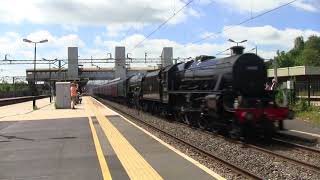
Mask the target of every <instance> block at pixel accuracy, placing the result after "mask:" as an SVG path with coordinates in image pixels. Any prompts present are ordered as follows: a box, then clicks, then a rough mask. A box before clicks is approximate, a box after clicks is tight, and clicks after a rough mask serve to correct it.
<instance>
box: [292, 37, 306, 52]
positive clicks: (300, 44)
mask: <svg viewBox="0 0 320 180" xmlns="http://www.w3.org/2000/svg"><path fill="white" fill-rule="evenodd" d="M303 48H304V40H303V37H302V36H299V37H297V38H296V39H295V40H294V48H293V49H294V50H296V51H300V50H303Z"/></svg>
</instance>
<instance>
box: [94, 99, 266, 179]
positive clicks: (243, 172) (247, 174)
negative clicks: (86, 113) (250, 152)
mask: <svg viewBox="0 0 320 180" xmlns="http://www.w3.org/2000/svg"><path fill="white" fill-rule="evenodd" d="M98 100H99V101H100V102H102V103H103V104H106V105H108V107H110V106H111V107H112V108H113V110H115V111H117V112H118V113H120V114H122V115H125V116H127V117H129V118H130V119H133V120H135V121H138V122H140V123H142V124H143V125H145V126H147V127H149V128H151V129H153V130H155V131H158V132H160V133H162V134H164V135H166V136H168V137H170V138H172V139H174V140H175V141H177V142H179V143H181V144H183V145H185V146H188V147H190V148H192V149H193V150H195V151H196V152H198V153H200V154H202V155H204V156H206V157H208V158H210V159H212V160H214V161H218V162H220V163H222V164H225V165H226V166H227V167H229V168H230V169H232V170H233V171H235V172H237V173H239V174H241V175H243V176H244V177H246V178H249V179H263V178H261V177H259V176H257V175H255V174H252V173H251V172H249V171H247V170H245V169H243V168H241V167H239V166H236V165H233V164H231V163H229V162H228V161H226V160H224V159H222V158H220V157H218V156H216V155H214V154H212V153H210V152H208V151H206V150H204V149H201V148H199V147H196V146H194V145H193V144H191V143H189V142H187V141H185V140H183V139H181V138H178V137H176V136H175V135H173V134H171V133H168V132H166V131H164V130H162V129H160V128H158V127H155V126H154V125H152V124H150V123H147V122H145V121H143V120H141V119H139V118H136V117H134V116H132V115H130V114H129V113H126V112H125V111H122V110H119V108H117V107H115V106H113V105H112V104H109V103H107V102H106V101H105V100H103V99H100V98H98Z"/></svg>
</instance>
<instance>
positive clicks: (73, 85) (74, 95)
mask: <svg viewBox="0 0 320 180" xmlns="http://www.w3.org/2000/svg"><path fill="white" fill-rule="evenodd" d="M77 90H78V84H77V83H71V87H70V93H71V108H72V109H75V105H76V100H77V95H78V93H77Z"/></svg>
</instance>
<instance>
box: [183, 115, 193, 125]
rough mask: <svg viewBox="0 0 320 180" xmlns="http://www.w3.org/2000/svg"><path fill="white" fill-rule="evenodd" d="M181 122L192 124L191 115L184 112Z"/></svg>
mask: <svg viewBox="0 0 320 180" xmlns="http://www.w3.org/2000/svg"><path fill="white" fill-rule="evenodd" d="M183 122H184V123H186V124H187V125H189V126H192V124H193V115H192V113H190V112H186V113H184V115H183Z"/></svg>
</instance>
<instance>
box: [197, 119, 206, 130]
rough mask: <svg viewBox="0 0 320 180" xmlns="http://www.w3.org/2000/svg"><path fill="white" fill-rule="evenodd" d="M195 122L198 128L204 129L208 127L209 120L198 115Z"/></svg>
mask: <svg viewBox="0 0 320 180" xmlns="http://www.w3.org/2000/svg"><path fill="white" fill-rule="evenodd" d="M197 124H198V126H199V128H200V129H203V130H206V129H208V128H209V120H208V118H206V117H203V116H199V118H197Z"/></svg>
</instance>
